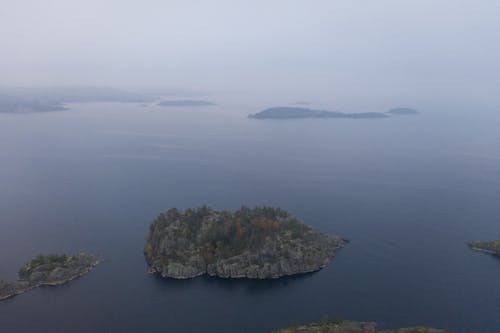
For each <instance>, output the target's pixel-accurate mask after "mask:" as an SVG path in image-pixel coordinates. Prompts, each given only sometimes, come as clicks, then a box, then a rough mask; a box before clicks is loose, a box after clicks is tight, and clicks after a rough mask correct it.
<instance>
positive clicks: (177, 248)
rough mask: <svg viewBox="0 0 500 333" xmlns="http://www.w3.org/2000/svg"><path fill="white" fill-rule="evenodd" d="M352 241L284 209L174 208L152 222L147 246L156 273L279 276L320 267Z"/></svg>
mask: <svg viewBox="0 0 500 333" xmlns="http://www.w3.org/2000/svg"><path fill="white" fill-rule="evenodd" d="M346 242H347V241H346V240H344V239H342V238H340V237H339V236H335V235H326V234H322V233H319V232H317V231H315V230H313V229H312V228H311V227H309V226H307V225H305V224H304V223H303V222H301V221H299V220H298V219H297V218H295V217H293V216H292V215H290V214H289V213H287V212H286V211H284V210H282V209H279V208H271V207H255V208H248V207H242V208H241V209H239V210H237V211H235V212H230V211H216V210H212V209H211V208H209V207H206V206H204V207H200V208H194V209H186V210H185V211H184V212H181V211H179V210H177V209H176V208H172V209H170V210H168V211H167V212H166V213H162V214H160V215H159V216H158V217H157V218H156V219H155V220H154V221H153V223H152V224H151V226H150V230H149V235H148V237H147V242H146V246H145V249H144V253H145V257H146V261H147V263H148V264H149V267H150V269H149V270H150V272H151V273H158V274H159V275H161V276H162V277H165V278H175V279H189V278H194V277H196V276H200V275H205V274H208V275H209V276H217V277H221V278H248V279H276V278H279V277H283V276H289V275H295V274H301V273H308V272H314V271H318V270H320V269H321V268H323V267H325V266H326V265H327V264H328V263H329V262H330V261H331V260H332V258H333V257H334V255H335V253H336V252H337V251H338V250H339V249H340V248H342V247H343V246H344V245H346Z"/></svg>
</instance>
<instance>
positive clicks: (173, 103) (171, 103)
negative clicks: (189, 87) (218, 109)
mask: <svg viewBox="0 0 500 333" xmlns="http://www.w3.org/2000/svg"><path fill="white" fill-rule="evenodd" d="M158 105H159V106H212V105H216V104H215V103H214V102H210V101H202V100H196V99H180V100H170V101H162V102H160V103H158Z"/></svg>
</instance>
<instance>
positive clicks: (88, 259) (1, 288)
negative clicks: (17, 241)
mask: <svg viewBox="0 0 500 333" xmlns="http://www.w3.org/2000/svg"><path fill="white" fill-rule="evenodd" d="M98 263H99V258H98V257H96V256H94V255H91V254H86V253H80V254H77V255H72V256H68V255H65V254H49V255H39V256H37V257H36V258H35V259H33V260H31V261H30V262H29V263H27V264H25V265H24V266H23V267H21V269H20V270H19V279H18V280H17V281H3V280H0V300H4V299H7V298H10V297H14V296H16V295H19V294H22V293H25V292H27V291H29V290H31V289H34V288H37V287H40V286H57V285H61V284H65V283H67V282H69V281H71V280H74V279H76V278H78V277H80V276H82V275H85V274H87V273H88V272H90V271H91V270H92V269H93V268H94V267H95V266H96V265H97V264H98Z"/></svg>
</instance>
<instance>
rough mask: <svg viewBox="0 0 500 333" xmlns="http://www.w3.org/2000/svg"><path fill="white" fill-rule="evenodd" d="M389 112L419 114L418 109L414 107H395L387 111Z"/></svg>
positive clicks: (394, 113)
mask: <svg viewBox="0 0 500 333" xmlns="http://www.w3.org/2000/svg"><path fill="white" fill-rule="evenodd" d="M387 113H389V114H392V115H398V116H404V115H411V114H418V111H417V110H415V109H412V108H394V109H390V110H389V111H387Z"/></svg>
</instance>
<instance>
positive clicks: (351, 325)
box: [273, 318, 446, 333]
mask: <svg viewBox="0 0 500 333" xmlns="http://www.w3.org/2000/svg"><path fill="white" fill-rule="evenodd" d="M445 332H446V331H444V330H440V329H435V328H431V327H408V328H395V329H387V330H381V331H379V330H377V324H376V323H371V322H357V321H347V320H337V319H328V318H325V319H323V320H321V321H320V322H317V323H312V324H306V325H298V324H297V325H294V326H291V327H288V328H283V329H280V330H277V331H274V332H273V333H445Z"/></svg>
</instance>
